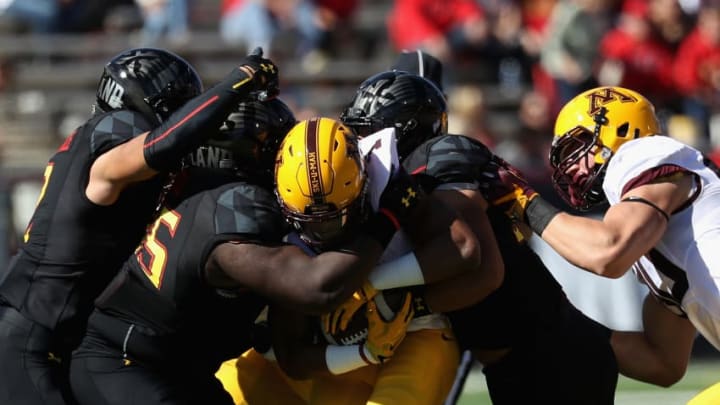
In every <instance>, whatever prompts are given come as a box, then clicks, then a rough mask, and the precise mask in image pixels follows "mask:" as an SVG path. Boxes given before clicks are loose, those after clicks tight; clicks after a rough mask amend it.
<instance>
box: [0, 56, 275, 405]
mask: <svg viewBox="0 0 720 405" xmlns="http://www.w3.org/2000/svg"><path fill="white" fill-rule="evenodd" d="M276 87H277V68H276V67H275V65H274V64H273V63H272V62H271V61H269V60H267V59H263V58H262V57H261V56H259V54H255V55H252V56H248V57H246V58H244V59H243V60H242V61H241V62H240V64H239V65H238V67H237V68H235V69H233V71H232V72H230V74H228V76H226V78H225V79H223V80H222V81H221V82H220V83H218V84H217V85H216V86H215V87H213V88H211V89H209V90H207V91H205V92H204V93H203V92H202V85H201V81H200V78H199V77H198V75H197V73H196V72H195V70H194V69H193V67H192V66H190V64H188V63H187V62H186V61H185V60H183V59H182V58H181V57H179V56H177V55H175V54H173V53H171V52H168V51H165V50H162V49H147V48H139V49H132V50H129V51H126V52H122V53H120V54H119V55H117V56H115V57H113V58H112V59H111V60H110V61H109V62H108V63H107V64H106V65H105V67H104V69H103V72H102V75H101V77H100V83H99V86H98V89H97V97H96V102H95V105H94V115H93V116H92V118H90V119H89V120H88V121H87V122H86V123H85V124H84V125H82V126H81V127H79V128H78V129H77V130H76V131H74V132H73V133H72V134H71V135H70V136H69V137H68V138H67V140H66V141H65V142H64V143H63V144H62V145H61V146H60V148H59V149H58V150H57V152H56V153H55V155H53V156H52V157H51V158H50V161H49V163H48V165H47V167H46V168H45V173H44V184H43V187H42V190H41V193H40V197H39V199H38V203H37V207H36V209H35V212H34V214H33V216H32V218H31V220H30V223H29V224H28V226H27V228H26V231H25V234H24V235H23V240H22V245H21V246H20V249H19V252H18V253H17V255H16V256H15V257H14V258H13V259H12V262H11V264H10V266H9V268H8V270H7V272H6V274H5V276H4V277H3V279H2V281H1V282H0V375H2V376H3V378H1V379H0V402H1V403H23V404H64V403H65V400H64V399H63V395H68V392H67V390H66V389H65V388H66V387H67V385H68V384H67V375H66V370H65V369H66V368H67V362H65V364H64V365H62V364H61V363H60V359H61V358H64V357H67V355H68V354H69V353H70V351H71V350H72V349H73V348H74V347H75V345H76V344H77V343H78V341H79V338H80V336H81V335H82V332H83V328H84V324H85V321H86V318H87V316H88V314H89V313H90V311H91V309H92V300H93V299H94V298H95V297H96V296H97V294H98V293H99V292H100V291H102V289H103V288H104V287H105V285H106V283H107V282H108V281H109V280H110V279H111V278H112V276H113V275H114V274H115V272H116V271H117V269H118V268H120V266H121V265H122V262H123V261H124V260H125V259H126V258H127V256H128V255H129V254H130V253H131V252H132V250H133V249H134V248H135V246H137V244H138V242H139V241H140V239H141V238H142V235H143V233H144V230H145V227H146V225H147V224H148V223H150V222H151V221H152V218H153V216H154V215H155V214H156V207H157V204H158V200H159V199H160V197H161V194H162V190H163V185H164V183H166V182H168V181H169V177H171V176H168V175H167V173H168V172H169V171H172V170H174V169H175V168H176V167H178V166H179V162H180V161H181V159H182V157H183V156H184V155H185V154H187V153H188V152H189V151H191V150H192V149H194V148H195V147H197V146H198V145H199V144H200V143H201V142H202V141H203V139H204V138H205V137H206V135H207V134H209V133H214V132H215V131H216V129H217V128H218V127H219V126H220V123H221V122H222V121H223V120H224V119H225V118H226V117H227V115H228V113H229V112H230V111H231V110H232V108H233V107H234V106H235V105H236V104H237V102H238V101H240V100H242V99H245V98H248V97H251V96H254V94H255V92H269V93H270V95H272V93H274V92H275V91H276ZM161 173H162V174H161ZM159 174H161V175H159Z"/></svg>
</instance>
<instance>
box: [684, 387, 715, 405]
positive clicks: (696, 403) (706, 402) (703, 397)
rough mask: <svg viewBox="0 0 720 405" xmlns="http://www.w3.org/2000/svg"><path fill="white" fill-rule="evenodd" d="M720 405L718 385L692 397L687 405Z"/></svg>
mask: <svg viewBox="0 0 720 405" xmlns="http://www.w3.org/2000/svg"><path fill="white" fill-rule="evenodd" d="M715 404H720V383H716V384H714V385H711V386H709V387H708V388H705V389H704V390H702V391H701V392H700V393H699V394H697V395H696V396H694V397H693V398H692V399H690V401H688V403H687V405H715Z"/></svg>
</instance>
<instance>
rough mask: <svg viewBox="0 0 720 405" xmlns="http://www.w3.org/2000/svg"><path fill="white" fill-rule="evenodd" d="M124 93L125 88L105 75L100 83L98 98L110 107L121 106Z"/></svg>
mask: <svg viewBox="0 0 720 405" xmlns="http://www.w3.org/2000/svg"><path fill="white" fill-rule="evenodd" d="M124 94H125V88H123V86H121V85H120V83H118V82H116V81H115V80H113V79H112V78H111V77H109V76H107V77H104V78H103V81H102V82H101V83H100V92H99V96H100V98H101V99H102V100H103V101H105V103H107V105H108V106H110V108H121V107H122V106H123V103H122V98H123V95H124Z"/></svg>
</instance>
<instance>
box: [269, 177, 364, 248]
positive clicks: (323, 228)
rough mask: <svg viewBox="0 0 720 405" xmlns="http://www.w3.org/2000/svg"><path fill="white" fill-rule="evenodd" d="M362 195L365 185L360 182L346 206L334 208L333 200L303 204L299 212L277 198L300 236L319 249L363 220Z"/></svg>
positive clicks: (344, 237)
mask: <svg viewBox="0 0 720 405" xmlns="http://www.w3.org/2000/svg"><path fill="white" fill-rule="evenodd" d="M365 195H366V187H365V186H363V189H362V191H361V193H360V195H359V196H358V198H356V199H355V200H354V201H353V202H352V203H350V205H348V206H347V207H344V208H342V209H337V208H336V207H335V205H334V204H320V205H316V206H308V207H306V210H305V212H304V213H302V214H300V213H298V212H295V211H294V210H293V209H292V208H290V207H288V206H287V205H285V204H284V203H283V202H282V200H281V199H278V200H279V201H280V203H281V209H282V211H283V214H284V215H285V218H287V221H288V223H290V225H292V227H293V228H294V229H295V230H296V231H297V233H298V235H299V236H300V238H301V239H302V240H303V241H305V243H307V244H308V245H310V246H311V247H313V248H314V249H316V250H318V251H320V250H327V249H330V248H332V247H334V246H337V245H339V244H341V243H342V242H344V241H345V240H347V238H348V237H349V236H351V235H353V233H354V232H355V230H356V229H357V227H358V226H359V225H360V224H362V223H363V222H365V219H366V216H367V212H368V210H367V209H366V208H367V203H366V199H365Z"/></svg>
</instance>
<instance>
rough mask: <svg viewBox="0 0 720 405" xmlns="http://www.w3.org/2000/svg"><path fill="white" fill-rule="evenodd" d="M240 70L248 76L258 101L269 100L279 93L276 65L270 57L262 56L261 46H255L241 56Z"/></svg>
mask: <svg viewBox="0 0 720 405" xmlns="http://www.w3.org/2000/svg"><path fill="white" fill-rule="evenodd" d="M240 70H242V71H243V72H245V73H246V74H247V75H248V77H249V78H250V81H251V82H252V88H253V92H254V93H255V96H256V97H257V99H258V100H259V101H265V100H269V99H271V98H273V97H275V96H277V95H278V94H279V85H278V67H277V66H276V65H275V63H274V62H273V61H271V60H270V59H265V58H263V50H262V48H260V47H258V48H255V49H254V50H253V51H252V52H251V53H250V54H249V55H247V56H246V57H245V58H243V60H242V61H240Z"/></svg>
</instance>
